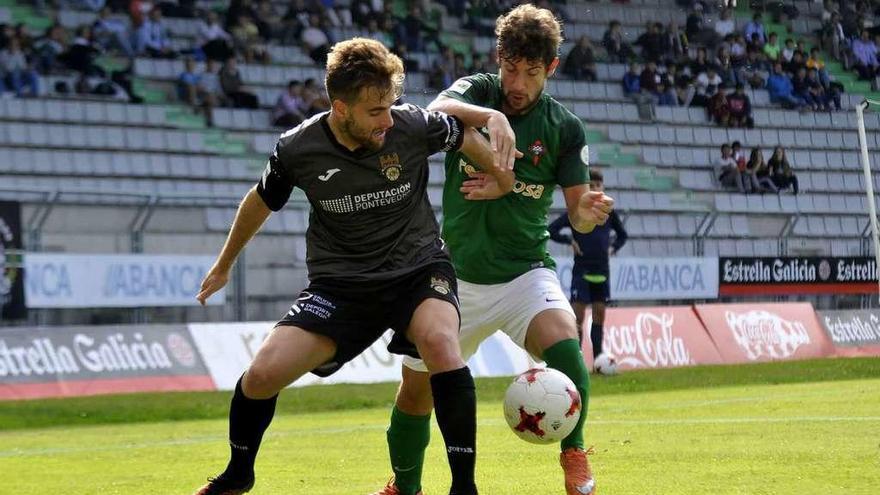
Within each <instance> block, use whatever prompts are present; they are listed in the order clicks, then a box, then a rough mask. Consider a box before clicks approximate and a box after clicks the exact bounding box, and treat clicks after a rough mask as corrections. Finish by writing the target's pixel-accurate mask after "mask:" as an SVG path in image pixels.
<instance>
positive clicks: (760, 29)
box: [743, 13, 767, 45]
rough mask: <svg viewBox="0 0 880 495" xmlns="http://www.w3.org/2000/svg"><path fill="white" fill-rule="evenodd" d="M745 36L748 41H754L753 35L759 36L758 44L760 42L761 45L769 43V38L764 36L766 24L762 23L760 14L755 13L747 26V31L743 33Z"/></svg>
mask: <svg viewBox="0 0 880 495" xmlns="http://www.w3.org/2000/svg"><path fill="white" fill-rule="evenodd" d="M743 34H744V35H745V37H746V39H747V40H749V41H751V40H752V39H753V38H752V37H753V35H757V36H758V42H760V44H761V45H763V44H764V43H766V42H767V38H766V37H765V35H764V24H763V23H762V22H761V14H760V13H755V14H754V15H753V16H752V20H751V21H749V23H748V24H746V27H745V30H744V31H743Z"/></svg>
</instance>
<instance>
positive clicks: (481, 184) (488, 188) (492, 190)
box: [459, 172, 506, 201]
mask: <svg viewBox="0 0 880 495" xmlns="http://www.w3.org/2000/svg"><path fill="white" fill-rule="evenodd" d="M468 175H469V176H470V179H467V180H465V181H464V182H462V183H461V187H460V188H459V191H461V192H462V193H464V199H469V200H472V201H484V200H488V199H498V198H500V197H502V196H504V195H505V194H506V191H504V190H502V189H501V186H500V185H499V184H498V179H496V178H495V177H493V176H491V175H489V174H487V173H484V172H474V173H472V174H468Z"/></svg>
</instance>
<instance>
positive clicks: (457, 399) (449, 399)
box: [431, 366, 477, 495]
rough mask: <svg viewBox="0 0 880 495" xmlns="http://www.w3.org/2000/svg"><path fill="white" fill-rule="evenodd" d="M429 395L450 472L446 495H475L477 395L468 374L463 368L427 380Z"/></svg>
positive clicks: (438, 374)
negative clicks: (432, 394)
mask: <svg viewBox="0 0 880 495" xmlns="http://www.w3.org/2000/svg"><path fill="white" fill-rule="evenodd" d="M431 391H432V392H433V393H434V409H435V410H436V411H437V424H438V425H439V426H440V432H441V433H443V441H444V442H445V443H446V456H447V458H448V459H449V469H450V470H451V471H452V488H450V489H449V495H476V494H477V486H476V484H475V483H474V461H475V459H476V453H477V394H476V390H475V388H474V377H473V376H471V370H470V369H469V368H468V367H467V366H465V367H464V368H460V369H457V370H452V371H446V372H443V373H437V374H436V375H434V376H432V377H431Z"/></svg>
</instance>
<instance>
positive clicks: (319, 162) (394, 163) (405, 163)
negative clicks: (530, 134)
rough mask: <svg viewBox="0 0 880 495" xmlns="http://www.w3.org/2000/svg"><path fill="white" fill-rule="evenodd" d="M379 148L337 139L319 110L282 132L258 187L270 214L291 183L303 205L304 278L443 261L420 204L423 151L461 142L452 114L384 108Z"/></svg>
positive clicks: (395, 270) (424, 201) (384, 274)
mask: <svg viewBox="0 0 880 495" xmlns="http://www.w3.org/2000/svg"><path fill="white" fill-rule="evenodd" d="M391 116H392V118H393V119H394V125H393V127H392V128H391V129H390V130H389V131H388V132H387V133H386V135H385V143H384V145H383V146H382V148H381V149H380V150H378V151H371V150H367V149H365V148H359V149H357V150H355V151H350V150H349V149H347V148H345V147H344V146H342V145H341V144H340V143H339V142H338V141H337V140H336V138H335V137H334V136H333V133H332V131H331V130H330V126H329V124H328V123H327V117H328V114H327V113H322V114H318V115H316V116H314V117H312V118H310V119H308V120H306V121H305V122H303V123H302V124H300V125H299V126H297V127H295V128H293V129H291V130H289V131H287V132H285V133H284V134H282V135H281V138H280V139H279V140H278V143H277V144H276V145H275V151H274V152H273V153H272V155H271V156H270V157H269V163H268V164H267V166H266V170H265V172H264V173H263V177H262V179H261V180H260V182H259V184H258V185H257V192H258V193H259V195H260V197H261V198H263V201H264V202H265V203H266V205H267V206H268V207H269V208H270V209H271V210H273V211H278V210H280V209H281V207H283V206H284V204H285V203H287V200H288V199H289V197H290V194H291V192H292V191H293V188H294V187H298V188H300V189H302V190H303V191H305V193H306V197H307V198H308V200H309V203H310V204H311V212H310V215H309V227H308V231H307V233H306V241H307V249H306V254H307V257H306V263H307V265H308V271H309V279H310V280H316V279H337V280H340V281H358V280H360V281H364V280H382V279H388V278H393V277H397V276H400V275H404V274H407V273H410V272H412V271H414V270H417V269H419V268H421V267H424V266H426V265H428V264H430V263H432V262H436V261H439V260H446V259H448V255H447V253H446V250H445V248H444V247H443V242H442V241H441V240H440V235H439V229H438V226H437V221H436V219H435V217H434V213H433V211H432V209H431V204H430V202H429V201H428V194H427V187H428V157H429V156H430V155H432V154H434V153H438V152H441V151H443V152H445V151H450V150H457V149H458V148H460V147H461V143H462V141H463V137H464V134H463V132H464V128H463V126H462V123H461V121H460V120H458V119H457V118H455V117H452V116H448V115H446V114H443V113H439V112H429V111H427V110H424V109H422V108H419V107H417V106H415V105H400V106H395V107H392V109H391Z"/></svg>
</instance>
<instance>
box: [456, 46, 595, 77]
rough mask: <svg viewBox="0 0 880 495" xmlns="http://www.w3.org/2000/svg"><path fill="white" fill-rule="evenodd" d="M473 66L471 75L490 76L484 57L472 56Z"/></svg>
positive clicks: (489, 69) (480, 55) (490, 70)
mask: <svg viewBox="0 0 880 495" xmlns="http://www.w3.org/2000/svg"><path fill="white" fill-rule="evenodd" d="M472 60H473V65H472V66H471V72H472V73H473V74H491V73H492V72H493V71H492V69H491V68H489V62H488V60H487V59H486V56H485V55H482V54H479V53H478V54H476V55H474V58H473V59H472ZM593 80H594V81H595V79H593Z"/></svg>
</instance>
